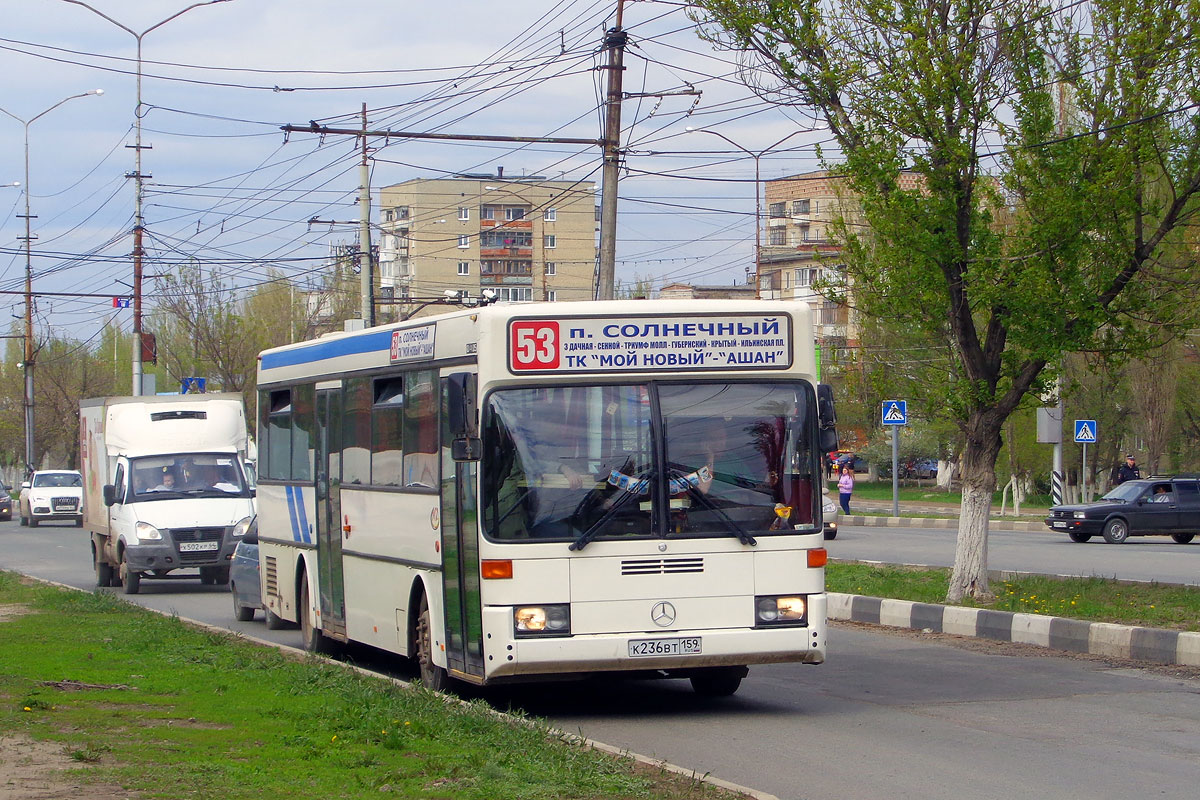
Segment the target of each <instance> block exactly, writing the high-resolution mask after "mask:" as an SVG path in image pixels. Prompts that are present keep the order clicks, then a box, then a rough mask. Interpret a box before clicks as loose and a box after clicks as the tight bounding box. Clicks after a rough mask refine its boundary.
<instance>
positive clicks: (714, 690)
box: [691, 667, 750, 697]
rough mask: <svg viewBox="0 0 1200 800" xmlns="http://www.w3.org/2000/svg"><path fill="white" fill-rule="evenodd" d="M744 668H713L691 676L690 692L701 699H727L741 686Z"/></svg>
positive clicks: (746, 670)
mask: <svg viewBox="0 0 1200 800" xmlns="http://www.w3.org/2000/svg"><path fill="white" fill-rule="evenodd" d="M749 671H750V670H749V669H747V668H746V667H713V668H712V669H706V670H704V671H703V672H697V673H696V674H695V675H692V677H691V681H692V690H693V691H695V693H696V694H698V695H700V696H701V697H729V696H730V695H732V694H733V693H734V692H736V691H737V690H738V687H739V686H741V685H742V678H744V677H746V674H747V673H748V672H749Z"/></svg>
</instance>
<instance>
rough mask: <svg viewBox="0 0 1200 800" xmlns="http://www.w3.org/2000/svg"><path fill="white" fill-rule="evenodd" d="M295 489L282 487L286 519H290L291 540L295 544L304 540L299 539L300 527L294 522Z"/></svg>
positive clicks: (293, 487)
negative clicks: (285, 504) (285, 501)
mask: <svg viewBox="0 0 1200 800" xmlns="http://www.w3.org/2000/svg"><path fill="white" fill-rule="evenodd" d="M295 488H296V487H295V486H285V487H283V491H284V495H285V496H286V497H287V507H288V517H290V518H291V521H292V539H293V540H294V541H297V542H303V541H304V540H303V539H301V538H300V525H299V524H298V522H297V520H296V495H295V492H294V490H295Z"/></svg>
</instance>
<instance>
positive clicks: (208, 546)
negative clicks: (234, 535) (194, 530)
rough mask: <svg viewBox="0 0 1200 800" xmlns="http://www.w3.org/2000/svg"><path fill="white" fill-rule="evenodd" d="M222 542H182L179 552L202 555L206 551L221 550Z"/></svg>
mask: <svg viewBox="0 0 1200 800" xmlns="http://www.w3.org/2000/svg"><path fill="white" fill-rule="evenodd" d="M220 548H221V543H220V542H180V543H179V552H181V553H202V552H204V551H205V550H219V549H220Z"/></svg>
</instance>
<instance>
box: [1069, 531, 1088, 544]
mask: <svg viewBox="0 0 1200 800" xmlns="http://www.w3.org/2000/svg"><path fill="white" fill-rule="evenodd" d="M1067 536H1070V537H1071V541H1072V542H1079V543H1080V544H1083V543H1084V542H1089V541H1091V539H1092V535H1091V534H1090V533H1084V532H1083V531H1067Z"/></svg>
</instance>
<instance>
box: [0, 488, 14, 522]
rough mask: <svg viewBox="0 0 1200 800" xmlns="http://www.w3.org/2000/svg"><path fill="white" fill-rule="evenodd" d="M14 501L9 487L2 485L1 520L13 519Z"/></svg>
mask: <svg viewBox="0 0 1200 800" xmlns="http://www.w3.org/2000/svg"><path fill="white" fill-rule="evenodd" d="M12 507H13V499H12V496H11V495H10V494H9V493H8V487H7V486H5V485H4V484H0V520H5V521H7V520H10V519H12Z"/></svg>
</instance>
